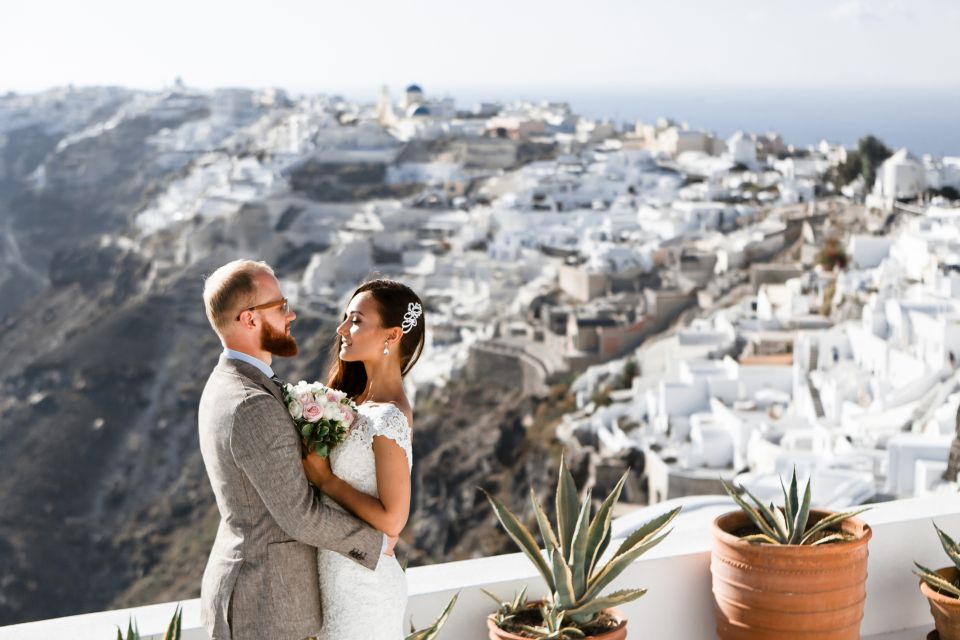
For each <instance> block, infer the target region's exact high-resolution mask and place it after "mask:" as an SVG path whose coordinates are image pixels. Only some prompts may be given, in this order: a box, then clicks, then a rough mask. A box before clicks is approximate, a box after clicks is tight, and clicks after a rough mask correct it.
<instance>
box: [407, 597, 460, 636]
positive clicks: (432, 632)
mask: <svg viewBox="0 0 960 640" xmlns="http://www.w3.org/2000/svg"><path fill="white" fill-rule="evenodd" d="M459 597H460V594H459V593H456V594H454V596H453V597H452V598H450V601H449V602H447V606H445V607H444V608H443V611H441V612H440V615H439V616H437V619H436V620H434V621H433V623H432V624H431V625H430V626H429V627H427V628H426V629H422V630H420V631H414V632H413V633H411V634H410V635H408V636H407V637H406V638H405V640H435V639H436V637H437V636H438V635H439V634H440V629H442V628H443V625H445V624H446V623H447V618H449V617H450V612H451V611H452V610H453V606H454V605H455V604H457V598H459Z"/></svg>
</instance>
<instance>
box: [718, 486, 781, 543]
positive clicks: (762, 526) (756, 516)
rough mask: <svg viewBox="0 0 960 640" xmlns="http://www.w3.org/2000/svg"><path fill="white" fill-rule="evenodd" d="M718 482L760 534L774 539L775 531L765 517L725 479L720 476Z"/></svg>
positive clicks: (775, 536)
mask: <svg viewBox="0 0 960 640" xmlns="http://www.w3.org/2000/svg"><path fill="white" fill-rule="evenodd" d="M720 482H721V484H723V488H724V490H725V491H726V492H727V495H729V496H730V497H731V498H732V499H733V501H734V502H736V503H737V506H738V507H740V509H741V510H742V511H743V512H744V513H745V514H746V516H747V517H748V518H750V521H751V522H753V524H754V525H756V527H757V529H759V530H760V532H761V533H762V534H764V535H766V536H767V537H769V538H771V539H774V540H775V539H776V538H777V532H776V531H775V530H774V528H773V527H772V526H771V525H770V523H768V522H767V521H766V519H764V517H763V516H762V515H760V512H759V511H758V510H757V509H755V508H754V507H752V506H750V504H748V503H747V501H746V500H744V499H743V497H742V496H741V495H740V494H739V493H737V491H736V489H734V488H733V487H732V486H731V485H729V484H727V481H726V480H724V479H722V478H721V479H720Z"/></svg>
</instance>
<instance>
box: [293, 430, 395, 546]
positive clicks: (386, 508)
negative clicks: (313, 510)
mask: <svg viewBox="0 0 960 640" xmlns="http://www.w3.org/2000/svg"><path fill="white" fill-rule="evenodd" d="M373 455H374V457H375V458H376V466H377V492H378V493H379V494H380V497H379V498H374V497H373V496H371V495H367V494H366V493H364V492H362V491H358V490H357V489H354V488H353V487H352V486H351V485H350V484H348V483H346V482H344V481H343V480H341V479H340V478H338V477H337V476H335V475H334V474H333V472H331V471H330V463H329V461H328V460H327V459H326V458H321V457H320V456H318V455H317V454H315V453H311V454H310V455H309V456H307V457H306V458H305V459H304V460H303V468H304V470H305V471H306V473H307V478H309V480H310V482H312V483H313V484H315V485H316V486H317V488H319V489H320V491H322V492H323V493H325V494H327V495H328V496H330V497H331V498H332V499H333V500H334V501H335V502H336V503H337V504H339V505H340V506H341V507H343V508H344V509H346V510H347V511H349V512H350V513H352V514H353V515H355V516H356V517H358V518H360V519H361V520H363V521H364V522H366V523H367V524H369V525H370V526H371V527H373V528H375V529H378V530H379V531H382V532H383V533H385V534H387V535H388V536H398V535H400V532H401V531H403V528H404V527H405V526H406V524H407V518H408V517H409V515H410V469H409V467H408V465H407V454H406V453H404V451H403V448H401V447H400V445H399V444H397V443H396V442H395V441H394V440H391V439H390V438H387V437H385V436H375V437H374V438H373Z"/></svg>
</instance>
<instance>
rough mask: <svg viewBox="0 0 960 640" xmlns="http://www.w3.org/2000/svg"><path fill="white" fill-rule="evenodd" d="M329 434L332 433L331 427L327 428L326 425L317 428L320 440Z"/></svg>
mask: <svg viewBox="0 0 960 640" xmlns="http://www.w3.org/2000/svg"><path fill="white" fill-rule="evenodd" d="M328 433H330V427H327V426H325V425H320V426H319V427H317V437H318V438H322V437H324V436H325V435H327V434H328Z"/></svg>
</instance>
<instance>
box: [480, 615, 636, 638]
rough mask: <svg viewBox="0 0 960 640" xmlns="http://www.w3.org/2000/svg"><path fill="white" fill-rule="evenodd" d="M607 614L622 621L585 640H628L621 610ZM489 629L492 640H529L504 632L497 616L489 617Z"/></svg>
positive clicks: (625, 619)
mask: <svg viewBox="0 0 960 640" xmlns="http://www.w3.org/2000/svg"><path fill="white" fill-rule="evenodd" d="M606 612H607V613H609V614H610V615H612V616H613V617H614V618H616V619H617V620H619V621H620V624H619V625H617V627H616V628H615V629H611V630H610V631H606V632H604V633H601V634H600V635H598V636H586V637H585V638H584V640H626V638H627V618H626V616H624V615H623V612H622V611H620V610H619V609H607V610H606ZM487 628H488V629H489V630H490V640H529V638H525V637H524V636H518V635H517V634H515V633H510V632H508V631H504V630H503V629H501V628H500V627H498V626H497V623H496V616H495V615H493V614H490V615H489V616H487Z"/></svg>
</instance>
